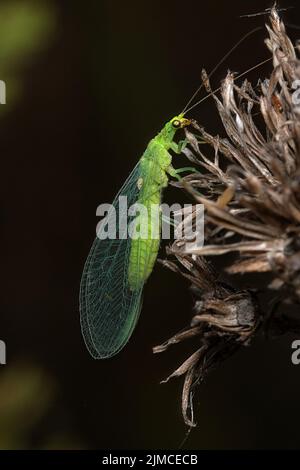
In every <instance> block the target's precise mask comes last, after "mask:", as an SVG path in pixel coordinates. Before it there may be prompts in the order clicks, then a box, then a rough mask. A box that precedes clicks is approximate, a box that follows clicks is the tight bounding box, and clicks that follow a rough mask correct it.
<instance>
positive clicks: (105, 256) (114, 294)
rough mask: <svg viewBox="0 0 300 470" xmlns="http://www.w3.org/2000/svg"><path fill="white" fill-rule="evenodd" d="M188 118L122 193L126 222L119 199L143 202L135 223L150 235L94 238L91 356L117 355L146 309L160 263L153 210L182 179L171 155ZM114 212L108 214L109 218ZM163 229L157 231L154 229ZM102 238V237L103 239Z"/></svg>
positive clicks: (83, 306) (85, 315)
mask: <svg viewBox="0 0 300 470" xmlns="http://www.w3.org/2000/svg"><path fill="white" fill-rule="evenodd" d="M189 124H190V121H189V120H188V119H185V118H184V116H183V114H180V115H179V116H176V117H174V118H173V119H171V120H170V121H169V122H167V123H166V125H165V126H164V128H163V129H162V131H161V132H160V133H159V134H158V135H157V136H156V137H155V138H154V139H152V140H151V141H150V142H149V144H148V146H147V148H146V150H145V152H144V154H143V155H142V157H141V159H140V161H139V162H138V164H137V165H136V167H135V168H134V170H133V172H132V173H131V175H130V176H129V178H128V179H127V181H126V182H125V184H124V185H123V187H122V188H121V190H120V191H119V193H118V194H117V196H116V198H115V200H114V202H113V204H112V206H113V208H114V210H115V211H116V212H117V213H118V215H119V221H122V218H123V221H124V218H125V217H126V218H127V214H123V213H122V212H121V208H120V206H119V196H126V197H127V203H128V206H130V205H131V204H136V203H139V204H141V205H143V207H144V208H145V209H146V211H145V212H141V213H140V214H139V215H138V216H137V217H136V220H135V224H136V226H137V227H143V226H144V225H146V224H147V225H146V226H147V236H146V237H140V238H139V237H138V238H126V239H124V238H123V237H119V238H118V237H117V238H116V239H114V240H110V239H99V238H98V237H97V238H96V239H95V241H94V244H93V246H92V248H91V250H90V253H89V256H88V258H87V261H86V263H85V267H84V271H83V275H82V280H81V287H80V315H81V327H82V333H83V337H84V340H85V343H86V345H87V348H88V350H89V352H90V353H91V355H92V356H93V357H95V358H107V357H111V356H113V355H114V354H116V353H118V352H119V351H120V350H121V349H122V348H123V347H124V346H125V344H126V343H127V342H128V340H129V338H130V336H131V334H132V332H133V330H134V327H135V325H136V322H137V320H138V317H139V313H140V310H141V305H142V291H143V286H144V283H145V282H146V280H147V279H148V277H149V276H150V274H151V272H152V270H153V266H154V263H155V261H156V258H157V254H158V250H159V244H160V237H159V236H158V237H153V233H157V231H158V232H159V231H160V225H161V221H160V219H154V220H153V218H152V216H151V207H153V206H157V207H159V205H160V203H161V194H162V190H163V188H165V187H166V186H167V185H168V179H169V175H171V176H175V177H177V172H176V170H175V169H174V168H173V167H172V155H171V153H170V150H172V151H174V152H176V153H180V152H181V148H182V147H181V145H180V144H177V143H176V142H174V136H175V134H176V131H177V130H178V129H180V128H183V127H185V126H188V125H189ZM110 217H113V213H111V214H108V219H109V218H110ZM155 223H156V224H158V226H153V224H155ZM98 235H99V234H98Z"/></svg>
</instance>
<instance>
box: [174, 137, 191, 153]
mask: <svg viewBox="0 0 300 470" xmlns="http://www.w3.org/2000/svg"><path fill="white" fill-rule="evenodd" d="M187 144H188V140H187V139H184V140H180V141H179V142H178V144H177V143H176V142H171V149H172V150H173V152H175V153H177V154H178V155H179V154H180V153H181V152H182V150H184V149H185V147H186V146H187Z"/></svg>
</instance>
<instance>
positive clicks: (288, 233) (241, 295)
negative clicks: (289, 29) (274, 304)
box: [154, 7, 300, 426]
mask: <svg viewBox="0 0 300 470" xmlns="http://www.w3.org/2000/svg"><path fill="white" fill-rule="evenodd" d="M266 27H267V31H268V34H269V38H268V39H266V41H265V42H266V45H267V47H268V49H269V51H270V52H271V54H272V58H273V70H272V73H271V75H270V78H269V79H265V80H261V81H260V82H259V86H258V87H255V89H254V87H252V86H251V84H250V83H249V82H248V81H247V80H245V81H244V82H243V84H242V85H241V86H240V87H239V86H237V84H236V83H235V81H234V75H233V74H232V73H228V75H227V77H226V79H225V80H224V82H223V83H222V86H221V97H220V98H219V97H218V96H217V95H216V94H213V99H214V101H215V103H216V106H217V110H218V113H219V115H220V117H221V120H222V123H223V126H224V129H225V131H226V134H227V137H225V138H223V137H219V136H212V135H211V134H209V133H208V132H207V131H206V130H205V129H204V128H203V127H202V126H200V125H199V124H198V123H197V122H196V121H194V122H193V127H194V132H193V133H191V132H190V131H188V130H186V138H187V140H188V142H189V145H188V147H187V148H186V149H185V153H186V155H187V157H188V158H189V159H190V160H191V161H193V163H194V164H195V163H196V164H198V165H200V166H201V173H200V172H199V173H198V172H197V173H193V174H189V175H188V176H186V177H184V178H183V179H182V180H181V182H180V183H176V186H179V187H181V188H183V189H184V190H188V191H189V192H190V193H191V194H192V195H193V196H194V198H195V201H196V202H197V203H202V204H203V205H204V207H205V246H203V247H201V248H199V247H192V248H191V247H190V245H188V244H187V243H186V241H185V240H184V238H182V239H181V240H176V241H175V242H174V243H173V245H172V247H171V248H169V249H168V259H167V260H165V261H163V264H164V265H165V266H166V267H168V268H170V269H172V270H173V271H176V272H180V273H181V274H183V275H184V276H185V277H186V278H187V279H188V280H189V281H190V282H191V284H192V289H193V292H194V294H195V296H196V301H195V305H194V316H193V318H192V321H191V324H190V325H189V326H188V327H187V328H186V329H185V330H184V331H183V332H181V333H178V334H177V335H175V336H173V337H172V338H171V339H169V340H168V341H166V342H165V343H164V344H162V345H160V346H157V347H156V348H154V352H155V353H158V352H162V351H165V350H166V349H167V348H169V347H170V346H171V345H173V344H176V343H179V342H181V341H183V340H186V339H188V338H191V337H195V336H196V337H197V338H199V347H198V349H197V350H196V351H195V352H194V353H193V354H192V355H191V356H190V357H189V358H188V359H186V360H185V361H184V362H183V364H182V365H181V366H180V367H179V368H177V369H176V370H175V372H173V374H171V375H170V377H169V378H171V377H178V376H182V375H184V376H185V380H184V386H183V394H182V412H183V417H184V420H185V423H186V424H187V425H189V426H194V425H195V423H194V419H193V408H192V396H193V388H194V386H195V385H196V384H198V383H200V382H201V381H202V380H203V378H204V377H205V375H206V374H207V372H208V371H209V370H210V369H211V368H212V367H215V366H216V365H217V364H218V363H219V362H220V361H222V360H224V359H226V358H227V357H228V356H229V355H231V354H232V353H234V352H235V351H236V350H237V349H238V348H239V347H240V346H242V345H245V344H249V343H250V341H251V339H252V338H253V336H254V335H256V334H257V331H258V330H259V328H260V327H261V326H262V325H263V326H264V328H265V329H266V330H267V332H269V333H272V334H276V335H277V334H282V333H285V332H287V331H300V323H299V324H298V322H296V321H295V320H291V319H289V318H288V317H287V316H283V315H280V314H279V315H278V313H276V312H275V311H274V310H273V311H271V312H265V311H261V309H260V307H259V302H258V300H257V298H256V296H255V294H254V293H253V292H251V291H247V290H244V291H238V290H236V289H235V288H234V287H233V286H229V285H226V284H224V283H223V282H222V279H221V278H220V276H218V275H217V274H216V273H215V271H214V270H213V267H212V264H211V262H209V261H208V260H207V259H206V257H207V256H210V257H211V256H220V255H224V254H227V253H235V255H236V258H235V260H234V261H233V262H231V264H229V265H228V266H227V267H226V268H225V269H226V272H227V273H235V274H244V273H249V272H252V273H260V272H268V273H270V275H271V277H272V281H271V283H269V285H268V286H266V288H270V289H273V290H275V291H276V293H277V295H278V296H279V302H278V304H279V305H280V304H281V303H284V302H289V303H299V301H300V237H299V233H300V191H299V188H300V120H299V116H300V99H299V98H300V97H299V98H298V96H297V95H300V93H298V91H297V89H298V88H300V60H299V59H298V58H297V55H296V51H297V47H294V46H293V45H292V43H291V41H290V39H289V37H288V36H287V34H286V31H285V27H284V24H283V22H282V21H281V20H280V18H279V16H278V12H277V10H276V8H275V7H273V8H272V10H271V12H270V25H267V26H266ZM297 80H299V82H297ZM203 81H204V84H205V86H206V88H207V89H208V91H210V85H209V79H208V77H207V75H206V74H205V72H204V73H203ZM298 101H299V102H298ZM262 122H263V125H262ZM200 142H201V143H203V142H205V143H206V144H208V145H209V146H210V147H211V148H212V149H213V156H212V157H210V156H207V155H205V154H204V150H203V148H206V147H205V146H203V145H201V148H200V145H199V144H200ZM220 162H221V164H220ZM172 258H173V259H175V261H173V260H172Z"/></svg>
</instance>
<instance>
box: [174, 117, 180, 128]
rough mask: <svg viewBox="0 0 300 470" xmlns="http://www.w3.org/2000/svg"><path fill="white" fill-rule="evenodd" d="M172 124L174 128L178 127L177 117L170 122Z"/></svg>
mask: <svg viewBox="0 0 300 470" xmlns="http://www.w3.org/2000/svg"><path fill="white" fill-rule="evenodd" d="M172 126H173V127H175V129H178V127H180V126H181V124H180V121H179V120H178V119H175V120H174V121H173V122H172Z"/></svg>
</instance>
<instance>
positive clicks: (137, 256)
mask: <svg viewBox="0 0 300 470" xmlns="http://www.w3.org/2000/svg"><path fill="white" fill-rule="evenodd" d="M174 119H175V122H177V121H178V122H180V123H182V121H180V120H179V119H183V116H179V117H176V118H174ZM174 119H173V120H172V121H170V122H168V123H167V124H166V125H165V127H164V128H163V130H162V131H161V132H160V133H159V134H158V136H156V137H155V138H154V139H152V140H151V141H150V142H149V144H148V146H147V148H146V150H145V152H144V154H143V156H142V158H141V160H140V169H141V176H140V181H139V184H140V194H139V198H138V201H137V202H138V203H139V204H141V205H142V206H143V207H145V209H146V212H145V213H142V214H141V215H140V216H139V217H138V218H137V221H136V223H137V224H139V225H140V226H143V225H146V227H147V228H148V231H147V232H148V233H147V235H148V236H147V237H146V238H137V239H134V240H132V242H131V250H130V258H129V270H128V280H129V285H130V287H131V289H133V290H134V289H138V288H139V287H140V286H141V285H142V284H143V283H144V282H145V281H146V280H147V279H148V277H149V276H150V274H151V272H152V269H153V266H154V263H155V261H156V257H157V253H158V249H159V244H160V239H159V237H156V238H153V237H152V234H153V233H158V232H159V231H160V226H159V227H153V224H156V223H157V219H155V218H153V217H152V218H151V209H152V208H153V207H155V206H156V207H158V206H159V205H160V203H161V194H162V189H163V188H165V187H166V186H167V185H168V179H169V178H168V173H169V174H174V169H173V167H172V166H171V163H172V156H171V154H170V152H169V150H170V148H173V150H175V151H176V152H178V145H177V144H176V143H175V142H174V140H173V139H174V135H175V132H176V129H175V128H174V127H173V125H172V122H173V121H174ZM186 121H187V120H184V121H183V123H184V122H186ZM159 222H160V220H159ZM138 260H139V262H138Z"/></svg>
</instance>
